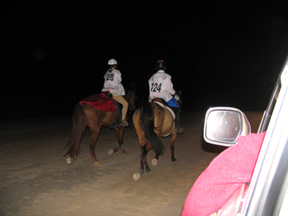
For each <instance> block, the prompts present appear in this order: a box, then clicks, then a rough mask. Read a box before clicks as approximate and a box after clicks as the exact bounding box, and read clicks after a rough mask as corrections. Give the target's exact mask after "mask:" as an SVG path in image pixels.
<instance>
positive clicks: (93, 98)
mask: <svg viewBox="0 0 288 216" xmlns="http://www.w3.org/2000/svg"><path fill="white" fill-rule="evenodd" d="M79 103H80V104H81V105H82V104H83V103H86V104H89V105H90V106H93V107H96V108H97V109H101V110H103V111H106V112H116V108H115V104H114V100H112V99H110V98H109V97H108V96H107V95H105V93H100V94H95V95H90V96H88V97H86V98H84V99H83V100H82V101H80V102H79Z"/></svg>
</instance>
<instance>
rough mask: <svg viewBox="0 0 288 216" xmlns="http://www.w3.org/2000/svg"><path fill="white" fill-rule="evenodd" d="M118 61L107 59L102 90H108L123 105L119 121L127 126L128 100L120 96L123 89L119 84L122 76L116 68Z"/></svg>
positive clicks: (123, 92) (122, 93)
mask: <svg viewBox="0 0 288 216" xmlns="http://www.w3.org/2000/svg"><path fill="white" fill-rule="evenodd" d="M117 65H118V63H117V61H116V60H115V59H110V60H109V61H108V71H107V72H106V73H105V75H104V85H103V89H102V91H104V92H110V93H111V94H112V95H113V99H114V100H116V101H117V102H119V103H120V104H122V105H123V108H122V118H121V123H122V124H123V126H125V127H127V126H128V122H127V120H126V115H127V111H128V102H127V101H126V100H125V99H124V98H123V97H122V96H124V95H125V90H124V88H123V85H122V84H121V81H122V77H121V73H120V71H119V70H117V69H116V67H117Z"/></svg>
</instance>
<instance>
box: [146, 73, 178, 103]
mask: <svg viewBox="0 0 288 216" xmlns="http://www.w3.org/2000/svg"><path fill="white" fill-rule="evenodd" d="M148 83H149V98H148V101H149V102H151V101H152V100H153V99H154V98H162V99H164V100H165V101H166V102H167V101H169V100H171V99H172V95H174V94H175V90H174V89H173V84H172V82H171V76H170V75H169V74H167V73H165V71H163V70H159V71H157V73H155V74H154V75H153V76H152V77H151V78H150V79H149V81H148Z"/></svg>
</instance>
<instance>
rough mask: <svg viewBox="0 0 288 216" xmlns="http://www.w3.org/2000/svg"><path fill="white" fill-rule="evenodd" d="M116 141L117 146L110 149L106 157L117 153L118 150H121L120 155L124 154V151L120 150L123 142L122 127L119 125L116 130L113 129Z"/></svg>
mask: <svg viewBox="0 0 288 216" xmlns="http://www.w3.org/2000/svg"><path fill="white" fill-rule="evenodd" d="M114 131H115V134H116V137H117V140H118V146H117V147H115V148H113V149H110V150H109V151H108V155H112V154H114V153H115V152H117V151H118V150H119V149H121V151H122V154H126V151H125V149H123V148H122V145H123V142H124V126H123V125H119V126H118V127H117V128H114Z"/></svg>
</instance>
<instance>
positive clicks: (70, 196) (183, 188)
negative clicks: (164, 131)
mask: <svg viewBox="0 0 288 216" xmlns="http://www.w3.org/2000/svg"><path fill="white" fill-rule="evenodd" d="M204 115H205V113H204V112H197V113H193V112H188V111H186V112H183V113H182V124H183V126H184V127H185V130H186V132H185V133H184V134H183V135H181V136H179V135H178V136H177V138H176V146H175V157H176V159H177V161H176V162H175V163H172V162H171V161H170V150H169V138H164V139H163V142H164V143H165V146H166V153H165V154H164V155H163V156H162V157H160V159H159V161H158V165H157V166H152V165H151V159H152V158H153V157H154V152H153V151H150V152H149V156H148V158H149V163H150V168H151V170H152V171H151V173H150V174H146V173H145V174H144V175H143V176H142V178H141V179H140V180H138V181H134V180H133V174H134V173H135V172H138V170H139V166H140V162H139V159H140V147H139V145H138V140H137V135H136V133H135V130H134V127H133V126H131V127H129V128H127V129H125V139H124V145H123V147H124V148H125V150H126V152H127V154H126V155H123V154H121V153H120V152H117V153H115V154H114V155H112V156H109V155H108V154H107V151H108V150H109V149H111V148H113V147H115V146H117V140H116V136H115V135H114V131H113V130H112V129H109V128H106V127H102V129H101V132H100V135H99V139H98V141H97V144H96V155H97V158H98V160H99V161H100V165H99V166H94V165H93V164H92V161H91V158H90V154H89V147H88V140H89V137H90V131H89V130H88V129H87V130H86V134H85V136H84V139H83V141H82V144H81V153H80V155H79V157H78V158H77V160H76V161H75V162H74V163H73V164H71V165H67V164H66V162H65V158H64V157H63V155H64V153H65V151H64V150H63V147H64V146H65V144H66V142H67V140H68V138H69V135H70V132H71V125H72V121H71V116H65V117H57V118H56V117H54V118H45V119H34V120H12V121H1V122H0V137H1V139H0V168H1V169H0V170H1V176H0V215H21V216H26V215H27V216H28V215H29V216H31V215H41V216H43V215H49V216H50V215H61V216H65V215H69V216H73V215H83V216H84V215H100V216H102V215H103V216H106V215H107V216H114V215H117V216H119V215H121V216H138V215H139V216H140V215H141V216H143V215H153V216H154V215H155V216H161V215H165V216H170V215H171V216H172V215H173V216H175V215H181V212H182V209H183V205H184V201H185V198H186V196H187V194H188V192H189V190H190V188H191V186H192V185H193V183H194V181H195V180H196V178H197V177H198V176H199V175H200V174H201V172H202V171H203V170H204V169H205V168H206V167H207V166H208V165H209V163H210V162H211V160H212V159H213V158H214V157H216V156H217V155H218V154H219V153H220V152H221V151H223V150H224V149H225V148H224V147H218V146H213V145H208V144H207V143H205V142H204V141H203V138H202V128H203V122H204Z"/></svg>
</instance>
